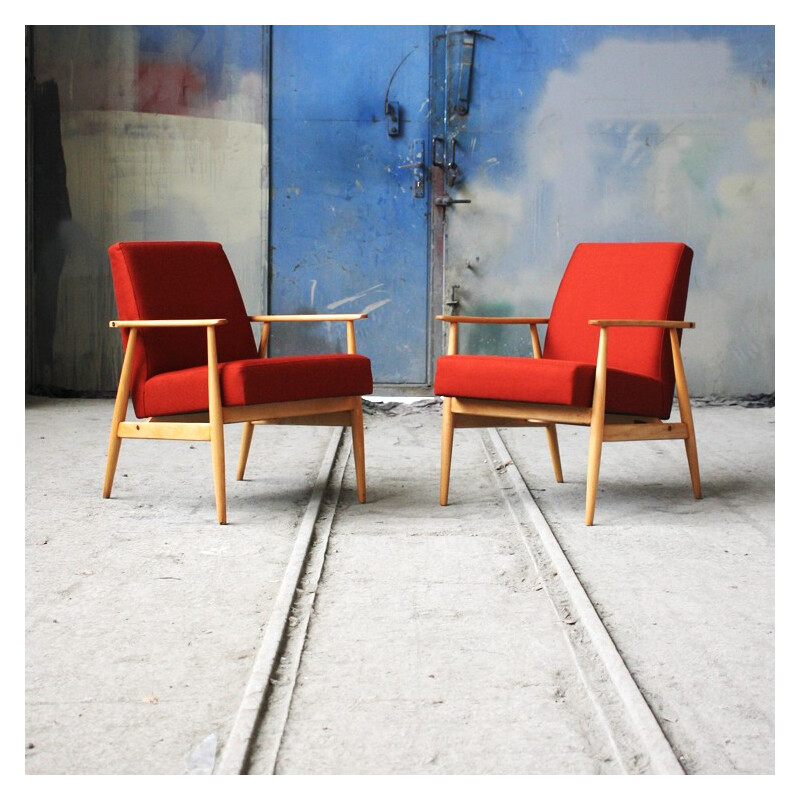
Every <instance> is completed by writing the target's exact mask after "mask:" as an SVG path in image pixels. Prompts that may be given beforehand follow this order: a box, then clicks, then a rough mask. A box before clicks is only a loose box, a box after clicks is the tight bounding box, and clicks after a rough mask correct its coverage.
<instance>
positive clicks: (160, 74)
mask: <svg viewBox="0 0 800 800" xmlns="http://www.w3.org/2000/svg"><path fill="white" fill-rule="evenodd" d="M204 87H205V80H204V79H203V76H202V75H201V74H199V73H198V72H197V71H196V70H194V69H192V67H191V66H189V65H187V64H160V63H152V62H151V63H149V64H148V63H144V64H140V65H139V73H138V78H137V89H138V95H139V107H138V110H139V111H145V112H149V113H152V114H188V113H189V110H190V109H191V108H193V107H197V105H198V103H196V102H193V97H194V96H196V95H198V94H199V93H200V92H201V91H202V90H203V89H204Z"/></svg>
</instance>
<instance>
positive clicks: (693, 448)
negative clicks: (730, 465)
mask: <svg viewBox="0 0 800 800" xmlns="http://www.w3.org/2000/svg"><path fill="white" fill-rule="evenodd" d="M669 337H670V344H671V345H672V362H673V366H674V368H675V387H676V389H677V394H678V408H679V409H680V413H681V422H682V423H683V424H684V425H686V430H687V432H688V435H687V437H686V439H685V440H684V444H685V445H686V458H687V460H688V462H689V475H690V476H691V479H692V491H693V492H694V496H695V497H696V498H697V499H698V500H700V499H702V497H703V490H702V488H701V486H700V463H699V461H698V458H697V439H696V438H695V434H694V420H693V418H692V404H691V401H690V400H689V387H688V384H687V383H686V373H685V372H684V370H683V359H682V358H681V344H680V339H679V338H678V331H677V330H676V329H675V328H670V331H669Z"/></svg>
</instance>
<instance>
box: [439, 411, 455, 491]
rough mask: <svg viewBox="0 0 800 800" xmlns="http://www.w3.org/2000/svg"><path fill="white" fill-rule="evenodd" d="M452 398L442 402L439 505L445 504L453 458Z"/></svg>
mask: <svg viewBox="0 0 800 800" xmlns="http://www.w3.org/2000/svg"><path fill="white" fill-rule="evenodd" d="M451 406H452V400H451V398H449V397H445V398H444V401H443V402H442V461H441V475H440V478H439V505H442V506H446V505H447V496H448V494H449V491H450V462H451V461H452V458H453V411H452V409H451Z"/></svg>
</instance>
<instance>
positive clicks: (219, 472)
mask: <svg viewBox="0 0 800 800" xmlns="http://www.w3.org/2000/svg"><path fill="white" fill-rule="evenodd" d="M206 339H207V342H208V421H209V424H210V427H211V431H210V433H211V465H212V470H213V473H214V497H215V499H216V503H217V519H218V520H219V523H220V525H224V524H225V523H226V521H227V519H226V514H227V512H226V507H225V436H224V433H223V422H222V393H221V391H220V387H219V369H218V368H217V337H216V332H215V330H214V327H213V326H211V325H209V326H208V327H207V328H206Z"/></svg>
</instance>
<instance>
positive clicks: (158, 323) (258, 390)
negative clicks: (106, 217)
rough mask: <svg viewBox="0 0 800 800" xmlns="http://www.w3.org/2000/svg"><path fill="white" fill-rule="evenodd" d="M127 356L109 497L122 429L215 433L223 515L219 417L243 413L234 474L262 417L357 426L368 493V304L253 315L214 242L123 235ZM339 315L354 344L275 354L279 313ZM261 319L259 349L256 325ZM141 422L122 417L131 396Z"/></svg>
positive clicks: (303, 319)
mask: <svg viewBox="0 0 800 800" xmlns="http://www.w3.org/2000/svg"><path fill="white" fill-rule="evenodd" d="M109 256H110V260H111V271H112V276H113V281H114V292H115V296H116V301H117V310H118V313H119V315H120V317H121V319H120V320H114V321H112V322H111V323H110V326H111V327H112V328H120V329H121V332H122V342H123V347H124V349H125V357H124V360H123V365H122V373H121V376H120V381H119V386H118V389H117V397H116V403H115V406H114V413H113V418H112V423H111V435H110V440H109V447H108V460H107V464H106V475H105V483H104V486H103V497H110V495H111V489H112V485H113V482H114V473H115V471H116V466H117V461H118V458H119V452H120V446H121V444H122V440H123V439H183V440H199V441H209V442H210V443H211V460H212V472H213V478H214V493H215V499H216V507H217V517H218V519H219V522H220V523H221V524H224V523H225V522H226V501H225V448H224V437H223V426H224V425H226V424H228V423H232V422H241V423H244V428H243V432H242V445H241V450H240V456H239V465H238V471H237V478H238V479H239V480H242V479H243V477H244V471H245V468H246V464H247V457H248V452H249V448H250V441H251V438H252V433H253V425H254V424H256V423H260V422H272V423H282V424H301V425H302V424H307V425H347V426H350V427H351V428H352V435H353V455H354V461H355V470H356V485H357V493H358V499H359V501H360V502H362V503H363V502H365V500H366V474H365V458H364V423H363V416H362V407H361V396H362V395H364V394H369V393H371V392H372V371H371V364H370V360H369V359H368V358H367V357H366V356H363V355H359V354H358V353H357V352H356V341H355V326H354V323H355V321H356V320H358V319H363V318H364V317H366V314H327V315H263V316H252V317H248V316H247V314H246V312H245V308H244V303H243V301H242V297H241V294H240V292H239V288H238V285H237V283H236V278H235V276H234V274H233V270H232V269H231V266H230V263H229V262H228V259H227V257H226V255H225V253H224V251H223V249H222V246H221V245H219V244H217V243H215V242H119V243H117V244H115V245H112V246H111V247H110V248H109ZM311 321H341V322H344V323H345V325H346V327H347V353H332V354H324V355H303V356H284V357H276V358H269V357H266V356H267V345H268V340H269V329H270V325H271V324H272V323H284V322H286V323H294V322H298V323H307V322H311ZM253 322H257V323H261V326H262V328H261V340H260V346H259V347H258V348H256V344H255V339H254V336H253V329H252V326H251V323H253ZM129 398H130V399H131V400H132V401H133V410H134V412H135V415H136V417H137V418H139V420H141V421H136V422H134V421H128V420H126V416H127V409H128V400H129Z"/></svg>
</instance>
